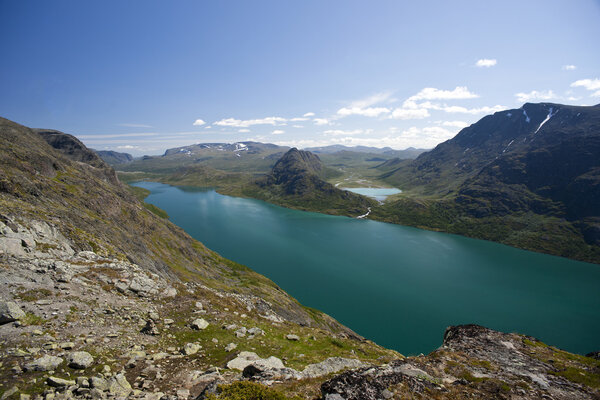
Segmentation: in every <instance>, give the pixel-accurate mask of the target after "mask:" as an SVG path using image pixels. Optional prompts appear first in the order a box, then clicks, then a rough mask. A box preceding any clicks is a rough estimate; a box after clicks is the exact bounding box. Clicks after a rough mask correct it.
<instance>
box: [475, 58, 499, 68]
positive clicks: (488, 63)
mask: <svg viewBox="0 0 600 400" xmlns="http://www.w3.org/2000/svg"><path fill="white" fill-rule="evenodd" d="M497 63H498V60H496V59H495V58H482V59H480V60H477V62H476V63H475V66H476V67H479V68H482V67H485V68H489V67H493V66H494V65H496V64H497Z"/></svg>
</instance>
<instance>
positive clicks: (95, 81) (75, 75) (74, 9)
mask: <svg viewBox="0 0 600 400" xmlns="http://www.w3.org/2000/svg"><path fill="white" fill-rule="evenodd" d="M598 21H600V2H599V1H589V0H581V1H501V2H492V1H454V2H448V1H435V2H434V1H418V2H417V1H413V2H408V1H343V2H342V1H321V0H319V1H296V2H292V1H177V2H164V1H160V2H159V1H156V2H152V1H75V0H73V1H52V2H49V1H8V0H6V1H5V0H0V47H1V48H2V54H3V57H2V61H1V62H0V84H1V87H2V94H1V95H0V115H1V116H3V117H5V118H9V119H11V120H14V121H16V122H19V123H21V124H24V125H27V126H31V127H43V128H54V129H59V130H62V131H64V132H68V133H71V134H74V135H76V136H78V137H79V138H81V139H82V140H83V141H84V143H86V144H87V145H88V146H90V147H94V148H97V149H113V150H118V151H126V152H130V153H132V154H136V155H141V154H159V153H162V152H163V151H164V150H165V149H166V148H170V147H176V146H180V145H186V144H192V143H198V142H235V141H242V140H256V141H262V142H271V143H280V144H286V145H294V146H298V147H309V146H314V145H327V144H333V143H341V144H347V145H370V146H377V147H384V146H391V147H393V148H397V149H402V148H406V147H409V146H414V147H433V146H435V144H437V143H439V142H441V141H444V140H446V139H448V138H450V137H452V136H454V135H455V134H456V133H457V132H458V131H459V130H460V128H461V127H464V126H466V125H468V124H470V123H473V122H475V121H477V120H478V119H480V118H481V117H483V116H484V115H486V114H488V113H491V112H494V111H497V110H501V109H506V108H518V107H520V106H521V105H522V104H523V103H524V102H527V101H530V102H541V101H552V102H559V103H568V104H581V105H593V104H597V103H600V51H598V50H599V49H598V45H597V43H596V42H597V38H598V37H600V23H598Z"/></svg>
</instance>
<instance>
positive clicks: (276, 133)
mask: <svg viewBox="0 0 600 400" xmlns="http://www.w3.org/2000/svg"><path fill="white" fill-rule="evenodd" d="M284 133H285V131H282V130H281V129H275V130H274V131H273V132H271V135H281V134H284Z"/></svg>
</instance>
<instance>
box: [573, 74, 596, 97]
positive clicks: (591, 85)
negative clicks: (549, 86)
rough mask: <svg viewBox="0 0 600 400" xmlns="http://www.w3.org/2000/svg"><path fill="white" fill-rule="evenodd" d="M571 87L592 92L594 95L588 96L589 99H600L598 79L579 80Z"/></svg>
mask: <svg viewBox="0 0 600 400" xmlns="http://www.w3.org/2000/svg"><path fill="white" fill-rule="evenodd" d="M571 87H582V88H585V89H587V90H590V91H593V90H595V92H594V93H592V94H590V96H591V97H600V79H598V78H596V79H580V80H578V81H575V82H573V83H571Z"/></svg>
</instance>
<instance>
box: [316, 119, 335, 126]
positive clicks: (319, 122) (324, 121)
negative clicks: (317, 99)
mask: <svg viewBox="0 0 600 400" xmlns="http://www.w3.org/2000/svg"><path fill="white" fill-rule="evenodd" d="M313 122H314V123H315V125H330V124H331V122H330V121H329V120H328V119H327V118H315V119H313Z"/></svg>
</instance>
